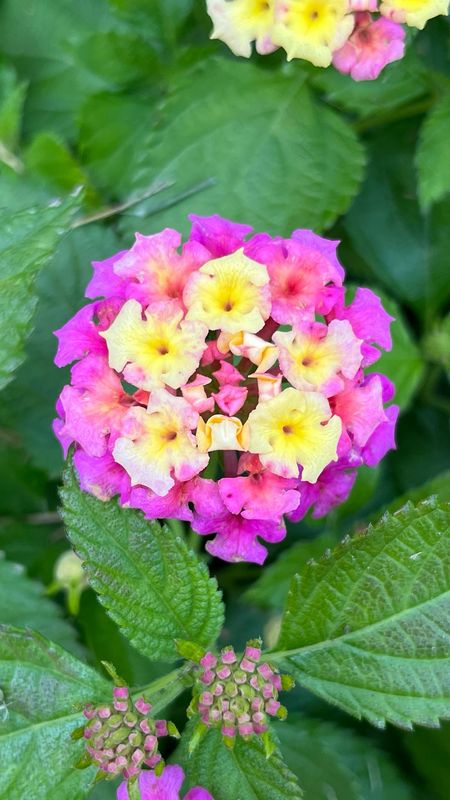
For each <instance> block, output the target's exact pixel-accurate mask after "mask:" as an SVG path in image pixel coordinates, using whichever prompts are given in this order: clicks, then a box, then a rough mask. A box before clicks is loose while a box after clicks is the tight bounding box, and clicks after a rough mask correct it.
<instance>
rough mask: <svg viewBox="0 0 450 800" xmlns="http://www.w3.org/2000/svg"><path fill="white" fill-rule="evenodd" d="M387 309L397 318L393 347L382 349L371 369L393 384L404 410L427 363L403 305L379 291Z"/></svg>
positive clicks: (397, 401)
mask: <svg viewBox="0 0 450 800" xmlns="http://www.w3.org/2000/svg"><path fill="white" fill-rule="evenodd" d="M376 292H377V294H378V295H379V296H380V297H381V300H382V302H383V306H384V308H385V309H386V311H388V312H389V314H391V316H393V317H395V322H393V323H392V326H391V331H392V350H390V351H389V352H384V351H383V352H382V355H381V358H380V359H379V361H377V362H376V363H375V364H374V365H373V367H371V368H370V369H369V370H368V372H382V373H383V374H384V375H387V377H388V378H390V380H391V381H392V382H393V383H394V386H395V396H394V402H395V403H397V404H398V405H399V406H400V408H401V409H402V411H404V410H405V409H406V408H408V406H409V405H410V403H411V400H412V398H413V397H414V394H415V392H416V390H417V389H418V387H419V386H420V383H421V381H422V378H423V375H424V370H425V364H424V360H423V358H422V356H421V353H420V350H419V348H418V347H417V344H416V343H415V341H414V338H413V335H412V333H411V331H410V328H409V326H408V324H407V322H406V320H405V318H404V315H403V313H402V311H401V309H400V306H399V305H398V304H397V303H395V302H394V301H393V300H392V299H391V298H390V297H388V296H387V295H386V294H384V293H383V292H380V291H379V290H378V289H377V290H376Z"/></svg>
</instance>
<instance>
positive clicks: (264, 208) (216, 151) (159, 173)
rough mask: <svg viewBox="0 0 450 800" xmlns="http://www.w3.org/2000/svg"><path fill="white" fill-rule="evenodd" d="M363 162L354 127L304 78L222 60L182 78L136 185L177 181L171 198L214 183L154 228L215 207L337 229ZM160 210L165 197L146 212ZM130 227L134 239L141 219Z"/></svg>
mask: <svg viewBox="0 0 450 800" xmlns="http://www.w3.org/2000/svg"><path fill="white" fill-rule="evenodd" d="M218 98H220V102H218ZM363 161H364V156H363V150H362V147H361V144H360V143H359V142H358V140H357V138H356V136H355V134H354V133H353V131H352V129H351V127H350V126H349V125H348V124H347V123H346V122H345V121H344V120H343V119H341V118H340V117H339V116H338V115H337V114H335V113H334V112H333V111H331V110H329V109H327V108H326V107H325V106H322V105H319V104H317V103H316V102H315V101H314V100H313V99H312V96H311V95H310V93H309V91H308V89H307V88H306V86H305V84H304V81H302V79H301V77H300V78H299V75H298V74H294V75H292V76H287V75H284V74H281V73H279V74H274V73H270V72H268V71H266V70H262V69H260V68H258V67H256V66H254V65H252V64H244V63H241V62H239V63H238V62H233V61H230V60H225V59H223V60H221V59H216V58H214V59H210V60H209V61H205V62H204V63H203V64H201V65H200V66H197V67H196V68H194V69H193V70H192V71H188V72H186V70H184V72H183V74H182V75H180V77H179V78H178V81H177V83H176V84H175V85H174V87H173V90H172V92H171V94H170V96H169V98H168V100H167V102H166V103H165V105H164V107H163V109H162V122H161V124H160V125H159V126H158V129H157V130H156V131H155V133H154V135H153V137H151V139H150V141H149V142H148V147H147V148H145V147H144V148H143V153H142V168H141V170H140V173H139V174H138V179H137V181H136V183H137V185H134V186H133V188H145V186H147V185H149V183H150V182H151V180H153V179H154V178H158V179H161V180H173V181H175V183H176V185H175V186H174V188H173V190H169V192H168V193H167V196H168V200H169V201H170V199H171V197H173V196H174V195H178V194H180V192H183V191H185V190H186V189H189V188H191V187H192V186H195V185H197V184H198V183H199V182H201V181H204V180H206V179H209V178H213V179H214V181H215V185H214V186H213V187H212V188H209V189H207V190H206V191H203V192H201V193H199V194H197V195H195V197H190V198H189V199H186V200H184V201H183V202H181V203H179V204H178V205H177V207H176V214H175V218H174V209H173V208H171V210H170V213H165V212H161V213H158V214H156V215H155V217H153V218H152V220H151V224H152V226H153V227H152V230H158V229H159V228H162V227H164V226H165V225H166V224H170V225H172V226H174V223H175V224H180V225H181V224H183V222H184V218H185V217H186V215H187V214H188V213H197V214H211V213H212V210H214V211H215V212H216V213H219V214H222V215H224V216H228V217H230V218H232V219H240V220H241V221H246V222H248V223H249V224H253V225H255V226H256V227H257V228H261V227H262V228H263V229H264V228H267V229H268V230H269V232H270V233H277V234H285V233H288V232H290V231H291V230H292V229H293V228H296V227H312V228H315V229H321V228H324V227H327V226H329V225H331V224H332V223H333V221H334V220H335V219H336V217H337V216H338V215H339V214H340V213H343V212H344V211H345V210H346V208H347V207H348V205H349V203H350V201H351V199H352V198H353V196H354V195H355V194H356V192H357V190H358V187H359V184H360V181H361V178H362V168H363ZM156 205H159V200H158V201H153V203H149V204H148V209H149V210H151V209H152V208H154V207H155V206H156ZM125 223H126V227H127V230H129V231H130V232H131V231H133V232H134V230H135V229H136V221H135V219H133V217H132V216H130V217H129V218H128V220H125ZM185 225H186V223H185V222H184V226H185Z"/></svg>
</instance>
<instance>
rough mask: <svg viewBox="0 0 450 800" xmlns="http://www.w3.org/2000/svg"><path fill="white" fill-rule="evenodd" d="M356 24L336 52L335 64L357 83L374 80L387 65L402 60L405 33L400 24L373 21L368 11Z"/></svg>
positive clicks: (382, 19)
mask: <svg viewBox="0 0 450 800" xmlns="http://www.w3.org/2000/svg"><path fill="white" fill-rule="evenodd" d="M355 23H356V24H355V29H354V31H353V33H352V34H351V36H350V38H349V39H348V40H347V42H346V43H345V44H344V46H343V47H341V49H340V50H337V51H336V52H335V53H334V55H333V64H334V66H335V67H336V69H338V70H339V72H343V73H345V74H349V75H351V76H352V78H353V79H354V80H355V81H367V80H370V81H373V80H375V79H376V78H378V76H379V74H380V72H381V71H382V70H383V69H384V67H385V66H386V65H387V64H390V63H391V62H392V61H398V60H399V59H400V58H403V55H404V51H405V31H404V29H403V28H402V26H401V25H399V24H398V23H396V22H392V21H391V20H389V19H385V18H384V17H379V18H378V19H374V18H373V17H372V15H371V14H369V13H367V12H362V13H358V14H356V15H355Z"/></svg>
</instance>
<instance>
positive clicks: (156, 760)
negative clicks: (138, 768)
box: [144, 753, 161, 769]
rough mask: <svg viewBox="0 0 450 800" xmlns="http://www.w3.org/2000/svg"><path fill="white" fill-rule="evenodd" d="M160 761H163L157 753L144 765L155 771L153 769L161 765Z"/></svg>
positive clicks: (146, 760) (147, 759)
mask: <svg viewBox="0 0 450 800" xmlns="http://www.w3.org/2000/svg"><path fill="white" fill-rule="evenodd" d="M160 761H161V756H160V754H159V753H155V754H154V755H152V756H149V758H146V759H145V761H144V764H146V765H147V767H151V768H152V769H153V767H156V765H157V764H159V762H160Z"/></svg>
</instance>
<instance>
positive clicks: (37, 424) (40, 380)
mask: <svg viewBox="0 0 450 800" xmlns="http://www.w3.org/2000/svg"><path fill="white" fill-rule="evenodd" d="M119 249H120V248H119V243H118V242H117V239H116V237H115V236H114V234H113V233H112V231H111V230H110V229H108V228H104V227H103V228H102V227H100V225H86V226H85V227H80V228H76V229H75V230H71V231H70V232H69V233H68V234H67V236H65V237H64V239H63V241H62V242H61V243H60V245H59V247H58V249H57V251H56V253H55V256H54V258H52V260H51V261H50V263H49V264H48V265H47V266H46V268H45V269H44V270H43V271H42V272H41V274H40V275H39V276H38V279H37V281H36V291H37V294H38V298H39V303H38V308H37V312H36V317H35V327H34V330H33V332H32V334H31V336H30V338H29V340H28V342H27V345H26V352H27V356H28V358H27V361H26V363H25V364H24V365H23V366H22V367H21V368H19V370H18V371H17V373H16V376H15V379H14V382H13V383H12V384H11V386H9V387H8V389H7V391H6V392H4V394H3V395H2V398H1V399H2V408H1V409H0V424H1V423H2V422H3V424H9V425H10V426H11V427H14V428H16V430H18V431H19V433H20V434H21V436H22V438H23V442H24V445H25V446H26V448H27V449H28V451H29V453H30V455H31V456H32V459H33V462H34V463H35V464H37V465H38V466H39V467H41V468H42V469H45V470H46V471H47V472H48V473H49V474H50V475H51V476H52V477H55V476H58V475H59V474H60V472H61V467H62V463H63V457H62V450H61V447H60V444H59V442H58V441H57V439H56V437H55V435H54V434H53V431H52V419H53V418H54V417H55V402H56V398H57V397H58V394H59V393H60V391H61V389H62V387H63V386H64V384H65V383H68V382H69V375H70V370H69V368H68V367H65V368H64V369H58V368H57V367H55V365H54V363H53V359H54V357H55V353H56V346H57V341H56V338H55V337H54V335H53V331H54V330H56V329H57V328H60V327H61V326H62V325H64V324H65V323H66V322H67V321H68V319H70V317H71V316H72V315H73V314H75V312H76V311H78V309H79V308H80V307H81V306H82V305H84V303H85V302H86V301H85V299H84V297H83V295H84V290H85V288H86V284H87V282H88V280H89V278H90V277H91V274H92V270H91V261H93V260H101V259H102V258H107V257H108V256H110V255H112V254H113V253H115V252H117V250H119ZM3 403H4V407H3ZM2 417H4V418H5V419H4V421H3V419H2Z"/></svg>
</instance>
